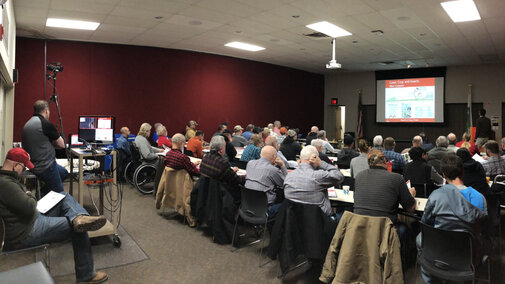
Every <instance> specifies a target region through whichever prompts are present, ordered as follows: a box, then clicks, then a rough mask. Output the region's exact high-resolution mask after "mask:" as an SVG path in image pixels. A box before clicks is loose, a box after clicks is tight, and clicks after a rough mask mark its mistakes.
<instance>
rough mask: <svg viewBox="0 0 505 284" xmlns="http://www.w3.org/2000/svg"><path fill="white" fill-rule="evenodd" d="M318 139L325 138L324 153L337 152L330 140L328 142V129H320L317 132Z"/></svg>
mask: <svg viewBox="0 0 505 284" xmlns="http://www.w3.org/2000/svg"><path fill="white" fill-rule="evenodd" d="M317 139H321V140H323V154H326V153H333V152H335V149H334V148H333V146H331V144H330V142H328V138H326V131H324V130H319V132H318V133H317Z"/></svg>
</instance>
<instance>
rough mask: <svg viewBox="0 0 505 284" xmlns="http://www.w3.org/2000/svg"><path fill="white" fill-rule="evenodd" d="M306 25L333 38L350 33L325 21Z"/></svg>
mask: <svg viewBox="0 0 505 284" xmlns="http://www.w3.org/2000/svg"><path fill="white" fill-rule="evenodd" d="M306 27H307V28H309V29H312V30H315V31H317V32H320V33H323V34H325V35H328V36H330V37H333V38H335V37H341V36H349V35H352V34H351V33H350V32H348V31H346V30H344V29H342V28H341V27H338V26H335V25H334V24H332V23H329V22H326V21H323V22H318V23H314V24H310V25H307V26H306Z"/></svg>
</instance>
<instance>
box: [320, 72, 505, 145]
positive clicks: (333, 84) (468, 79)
mask: <svg viewBox="0 0 505 284" xmlns="http://www.w3.org/2000/svg"><path fill="white" fill-rule="evenodd" d="M468 84H472V102H474V103H483V104H484V107H485V108H486V110H487V115H486V116H488V117H491V116H495V115H496V116H499V117H500V119H499V123H500V125H499V126H498V129H497V130H496V137H497V139H498V138H500V137H502V133H501V127H502V126H501V105H502V102H505V64H487V65H473V66H454V67H447V73H446V80H445V102H446V103H466V102H467V94H468ZM359 89H361V90H362V103H363V104H365V105H372V104H375V72H373V71H370V72H349V73H337V74H330V75H326V76H325V105H326V107H325V113H324V119H325V120H324V128H325V129H328V130H329V129H334V127H335V122H334V113H333V109H334V107H332V106H329V103H330V100H331V98H335V97H336V98H338V103H339V104H340V105H345V106H346V125H345V127H346V131H356V126H357V117H358V114H357V107H358V90H359ZM474 121H475V118H474ZM328 132H329V133H328V134H329V135H330V138H333V137H331V133H332V132H331V131H328Z"/></svg>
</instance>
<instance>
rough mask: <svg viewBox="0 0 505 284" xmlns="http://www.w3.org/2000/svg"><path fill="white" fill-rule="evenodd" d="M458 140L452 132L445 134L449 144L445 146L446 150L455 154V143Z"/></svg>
mask: <svg viewBox="0 0 505 284" xmlns="http://www.w3.org/2000/svg"><path fill="white" fill-rule="evenodd" d="M457 142H458V141H457V140H456V134H454V133H452V132H451V133H449V134H448V135H447V143H449V146H447V150H449V152H453V153H454V154H456V151H458V149H459V147H456V143H457Z"/></svg>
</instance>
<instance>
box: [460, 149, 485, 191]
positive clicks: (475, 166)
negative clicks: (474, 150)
mask: <svg viewBox="0 0 505 284" xmlns="http://www.w3.org/2000/svg"><path fill="white" fill-rule="evenodd" d="M456 155H457V156H458V157H460V158H461V161H463V169H464V172H463V173H464V174H463V184H465V185H467V186H471V187H473V188H475V189H477V190H478V191H479V192H480V193H482V194H485V193H487V192H488V191H489V185H488V184H487V181H486V170H484V167H483V166H482V164H481V163H479V162H477V161H475V160H474V159H473V158H472V155H471V154H470V152H469V151H468V149H466V148H460V149H458V151H457V152H456Z"/></svg>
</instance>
